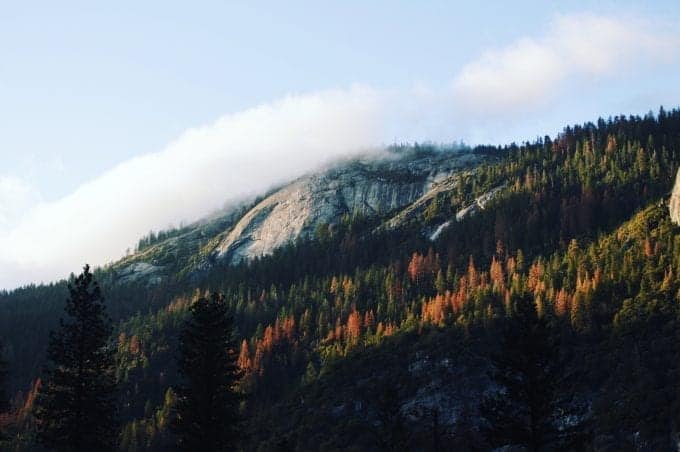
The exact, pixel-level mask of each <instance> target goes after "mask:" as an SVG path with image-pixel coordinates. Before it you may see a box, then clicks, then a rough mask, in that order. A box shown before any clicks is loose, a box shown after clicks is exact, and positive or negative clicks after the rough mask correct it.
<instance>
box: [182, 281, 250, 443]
mask: <svg viewBox="0 0 680 452" xmlns="http://www.w3.org/2000/svg"><path fill="white" fill-rule="evenodd" d="M237 359H238V352H237V344H236V342H235V340H234V337H233V324H232V319H231V317H230V316H229V315H228V313H227V305H226V303H225V301H224V298H223V297H222V296H221V295H220V294H217V293H214V294H213V295H212V297H211V298H210V300H208V299H206V298H200V299H198V300H197V301H196V302H194V303H193V304H192V305H191V307H190V317H189V318H188V319H187V321H186V323H185V325H184V328H183V330H182V332H181V334H180V345H179V356H178V363H177V364H178V370H179V373H180V375H181V377H182V379H183V382H182V385H181V386H179V387H178V388H177V391H176V392H177V408H176V414H177V416H176V419H175V422H174V424H173V430H174V431H175V433H176V434H177V436H178V444H179V446H180V449H182V450H189V451H198V450H200V451H206V452H212V451H222V450H229V449H232V448H233V446H234V444H235V442H236V441H237V439H238V435H239V430H238V409H239V397H238V394H237V392H236V391H235V385H236V384H237V382H238V378H239V371H238V366H237Z"/></svg>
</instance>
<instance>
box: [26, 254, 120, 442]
mask: <svg viewBox="0 0 680 452" xmlns="http://www.w3.org/2000/svg"><path fill="white" fill-rule="evenodd" d="M69 292H70V297H69V298H68V300H66V313H67V314H68V319H67V320H65V319H63V318H62V319H61V320H60V321H59V328H58V329H57V330H56V331H53V332H51V333H50V341H49V346H48V350H47V355H48V366H47V367H46V369H45V379H44V384H43V386H42V388H41V390H40V393H39V395H38V399H37V407H36V413H35V414H36V418H37V420H38V429H39V431H38V435H39V439H40V441H41V442H42V443H43V444H44V445H46V446H47V447H49V448H52V449H56V450H59V451H93V450H96V451H103V450H113V449H114V447H115V442H116V436H117V433H118V432H117V425H116V421H115V419H116V413H115V412H116V406H115V396H116V381H115V377H114V351H115V349H114V348H113V347H112V346H111V344H109V342H108V341H109V337H110V336H111V331H112V329H111V324H110V319H109V318H108V316H107V315H106V313H105V306H104V299H103V298H102V295H101V290H100V288H99V285H98V284H97V282H95V281H94V280H93V277H92V273H90V268H89V266H87V265H86V266H85V268H84V269H83V273H82V274H80V275H79V276H78V277H77V278H76V279H75V281H74V283H73V284H70V285H69Z"/></svg>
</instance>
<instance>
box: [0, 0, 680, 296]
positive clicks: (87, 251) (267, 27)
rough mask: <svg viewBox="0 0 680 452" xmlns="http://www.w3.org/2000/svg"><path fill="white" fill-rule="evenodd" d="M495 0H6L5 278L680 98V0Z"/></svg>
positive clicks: (1, 245) (0, 52)
mask: <svg viewBox="0 0 680 452" xmlns="http://www.w3.org/2000/svg"><path fill="white" fill-rule="evenodd" d="M95 3H99V4H95ZM481 3H482V2H474V4H473V2H452V1H447V2H436V1H423V2H410V1H403V2H398V1H392V2H380V1H373V2H361V1H356V2H354V1H345V2H334V3H330V2H318V1H317V2H295V1H291V2H257V1H249V2H236V1H233V2H223V1H220V2H179V1H177V2H174V1H163V2H151V1H150V2H131V1H118V2H106V3H105V2H68V1H66V2H47V1H45V2H34V1H26V2H6V3H5V2H4V1H3V0H0V289H2V288H6V289H11V288H13V287H17V286H19V285H22V284H27V283H30V282H48V281H52V280H55V279H59V278H62V277H65V276H67V275H68V274H69V273H70V272H72V271H74V272H75V271H78V269H79V268H80V267H81V266H82V265H83V264H84V263H85V262H88V263H91V264H93V265H102V264H105V263H107V262H111V261H113V260H115V259H117V258H119V257H120V256H122V255H123V254H124V253H125V250H126V249H127V248H129V247H133V246H134V244H135V243H136V241H137V239H138V238H139V237H140V236H141V235H143V234H145V233H146V232H148V231H149V230H152V229H153V230H158V229H164V228H166V227H168V226H171V225H178V224H180V223H182V222H183V223H188V222H191V221H195V220H197V219H200V218H201V217H203V216H205V215H206V214H209V213H210V212H212V211H214V210H215V209H218V208H220V207H222V206H224V205H225V203H228V202H231V201H234V200H238V199H242V198H244V197H246V196H251V195H254V194H258V193H261V192H262V191H264V190H267V189H268V188H270V187H272V186H274V185H276V184H280V183H283V182H285V181H287V180H290V179H292V178H294V177H297V176H299V175H301V174H303V173H305V172H308V171H312V170H314V169H315V168H319V167H320V166H321V165H324V164H326V163H328V162H330V161H333V160H334V159H337V158H341V157H345V156H347V155H353V154H356V153H360V152H369V151H374V150H378V149H380V148H381V147H384V146H385V145H387V144H391V143H395V142H399V143H401V142H413V141H435V142H451V141H459V140H463V141H465V142H466V143H469V144H481V143H493V144H503V143H508V142H511V141H516V142H521V141H524V140H531V139H533V138H535V137H537V136H543V135H545V134H550V135H554V134H556V133H558V132H559V131H560V130H561V128H562V127H563V126H564V125H566V124H570V123H577V122H584V121H589V120H595V119H597V118H598V117H600V116H603V117H607V116H610V115H616V114H644V113H646V112H647V111H649V110H654V111H656V110H658V108H659V106H660V105H664V106H665V107H666V108H673V107H677V106H680V84H679V83H677V80H678V78H677V74H678V73H679V71H678V70H679V69H680V25H678V24H680V4H678V2H676V1H655V2H625V1H616V2H613V1H611V2H606V1H598V2H595V1H591V2H588V1H584V2H575V1H559V2H549V1H541V2H526V1H515V2H503V1H498V2H484V3H483V4H481Z"/></svg>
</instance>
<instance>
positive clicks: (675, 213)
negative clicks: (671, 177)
mask: <svg viewBox="0 0 680 452" xmlns="http://www.w3.org/2000/svg"><path fill="white" fill-rule="evenodd" d="M668 210H669V211H670V214H671V221H672V222H673V223H675V224H680V170H678V174H677V175H676V176H675V185H674V186H673V192H672V193H671V200H670V203H669V205H668Z"/></svg>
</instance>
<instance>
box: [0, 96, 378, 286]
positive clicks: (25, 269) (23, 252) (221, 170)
mask: <svg viewBox="0 0 680 452" xmlns="http://www.w3.org/2000/svg"><path fill="white" fill-rule="evenodd" d="M381 105H382V102H381V98H380V95H379V94H378V93H376V92H375V91H373V90H371V89H369V88H365V87H353V88H351V89H349V90H331V91H325V92H320V93H317V94H312V95H295V96H289V97H286V98H284V99H282V100H279V101H277V102H273V103H269V104H265V105H261V106H259V107H256V108H253V109H250V110H246V111H243V112H240V113H237V114H232V115H227V116H224V117H222V118H220V119H218V120H217V121H216V122H215V123H213V124H211V125H207V126H204V127H198V128H195V129H190V130H188V131H187V132H185V133H184V134H183V135H182V136H181V137H180V138H179V139H177V140H176V141H175V142H173V143H171V144H170V145H169V146H167V148H165V149H164V150H162V151H160V152H157V153H154V154H148V155H143V156H140V157H137V158H134V159H132V160H129V161H127V162H125V163H123V164H121V165H119V166H117V167H115V168H113V169H111V170H110V171H108V172H106V173H105V174H103V175H101V176H100V177H98V178H96V179H94V180H92V181H90V182H88V183H86V184H84V185H82V186H81V187H80V188H78V189H77V190H76V191H75V192H73V193H72V194H70V195H68V196H66V197H64V198H62V199H60V200H58V201H56V202H53V203H46V204H40V205H38V206H37V207H35V208H33V209H31V210H30V211H29V212H28V213H27V214H26V215H25V216H24V217H23V218H22V219H21V220H20V221H19V222H18V223H16V224H15V225H14V227H11V228H9V229H8V230H4V231H3V230H1V229H0V250H1V253H0V287H13V286H16V285H17V284H23V283H28V282H33V281H36V280H42V281H49V280H54V279H57V278H61V277H64V276H66V275H68V274H69V273H70V272H71V271H77V270H78V269H79V268H80V267H81V266H82V265H83V264H84V263H85V262H88V263H91V264H95V265H99V264H104V263H106V262H108V261H110V260H112V259H115V258H117V257H120V256H121V255H122V253H123V252H124V250H125V249H126V248H127V247H129V246H131V245H132V244H134V243H135V241H136V240H137V239H138V238H139V237H140V236H142V235H143V234H144V233H146V232H148V231H149V230H150V229H152V228H153V229H159V228H165V227H167V226H168V225H170V224H179V223H180V222H181V221H184V222H190V221H194V220H197V219H199V218H201V217H203V216H204V215H206V214H207V213H209V212H210V211H213V210H215V209H218V208H220V207H221V206H222V205H223V204H224V203H225V201H227V200H234V199H238V198H241V197H243V196H245V195H249V194H259V193H261V192H263V191H264V190H266V189H268V188H270V187H271V186H272V185H273V184H276V183H281V182H284V181H286V180H288V179H290V178H293V177H296V176H298V175H300V174H302V173H304V172H306V171H309V170H312V169H313V168H315V167H318V166H320V165H322V164H324V163H327V162H328V161H330V160H332V159H335V158H338V157H340V156H345V155H348V154H351V153H355V152H358V151H360V150H365V149H366V148H367V147H370V146H376V145H378V144H380V143H381V142H382V140H383V136H382V130H383V124H382V123H381V118H382V116H383V115H382V112H381ZM6 185H7V186H8V187H9V188H8V189H7V190H4V191H5V192H6V194H4V195H3V194H2V193H0V196H2V198H0V205H3V206H5V207H3V208H4V209H9V210H12V209H13V206H15V205H21V203H25V202H26V200H25V199H24V200H23V201H17V202H18V203H17V202H14V201H12V202H9V203H6V200H8V199H15V198H16V199H17V200H21V199H22V196H23V195H22V196H17V195H16V194H17V193H20V194H21V193H24V192H26V191H27V189H26V187H23V186H21V185H19V184H18V183H17V181H14V180H9V182H7V183H6ZM23 198H25V196H23ZM0 218H1V217H0Z"/></svg>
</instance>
